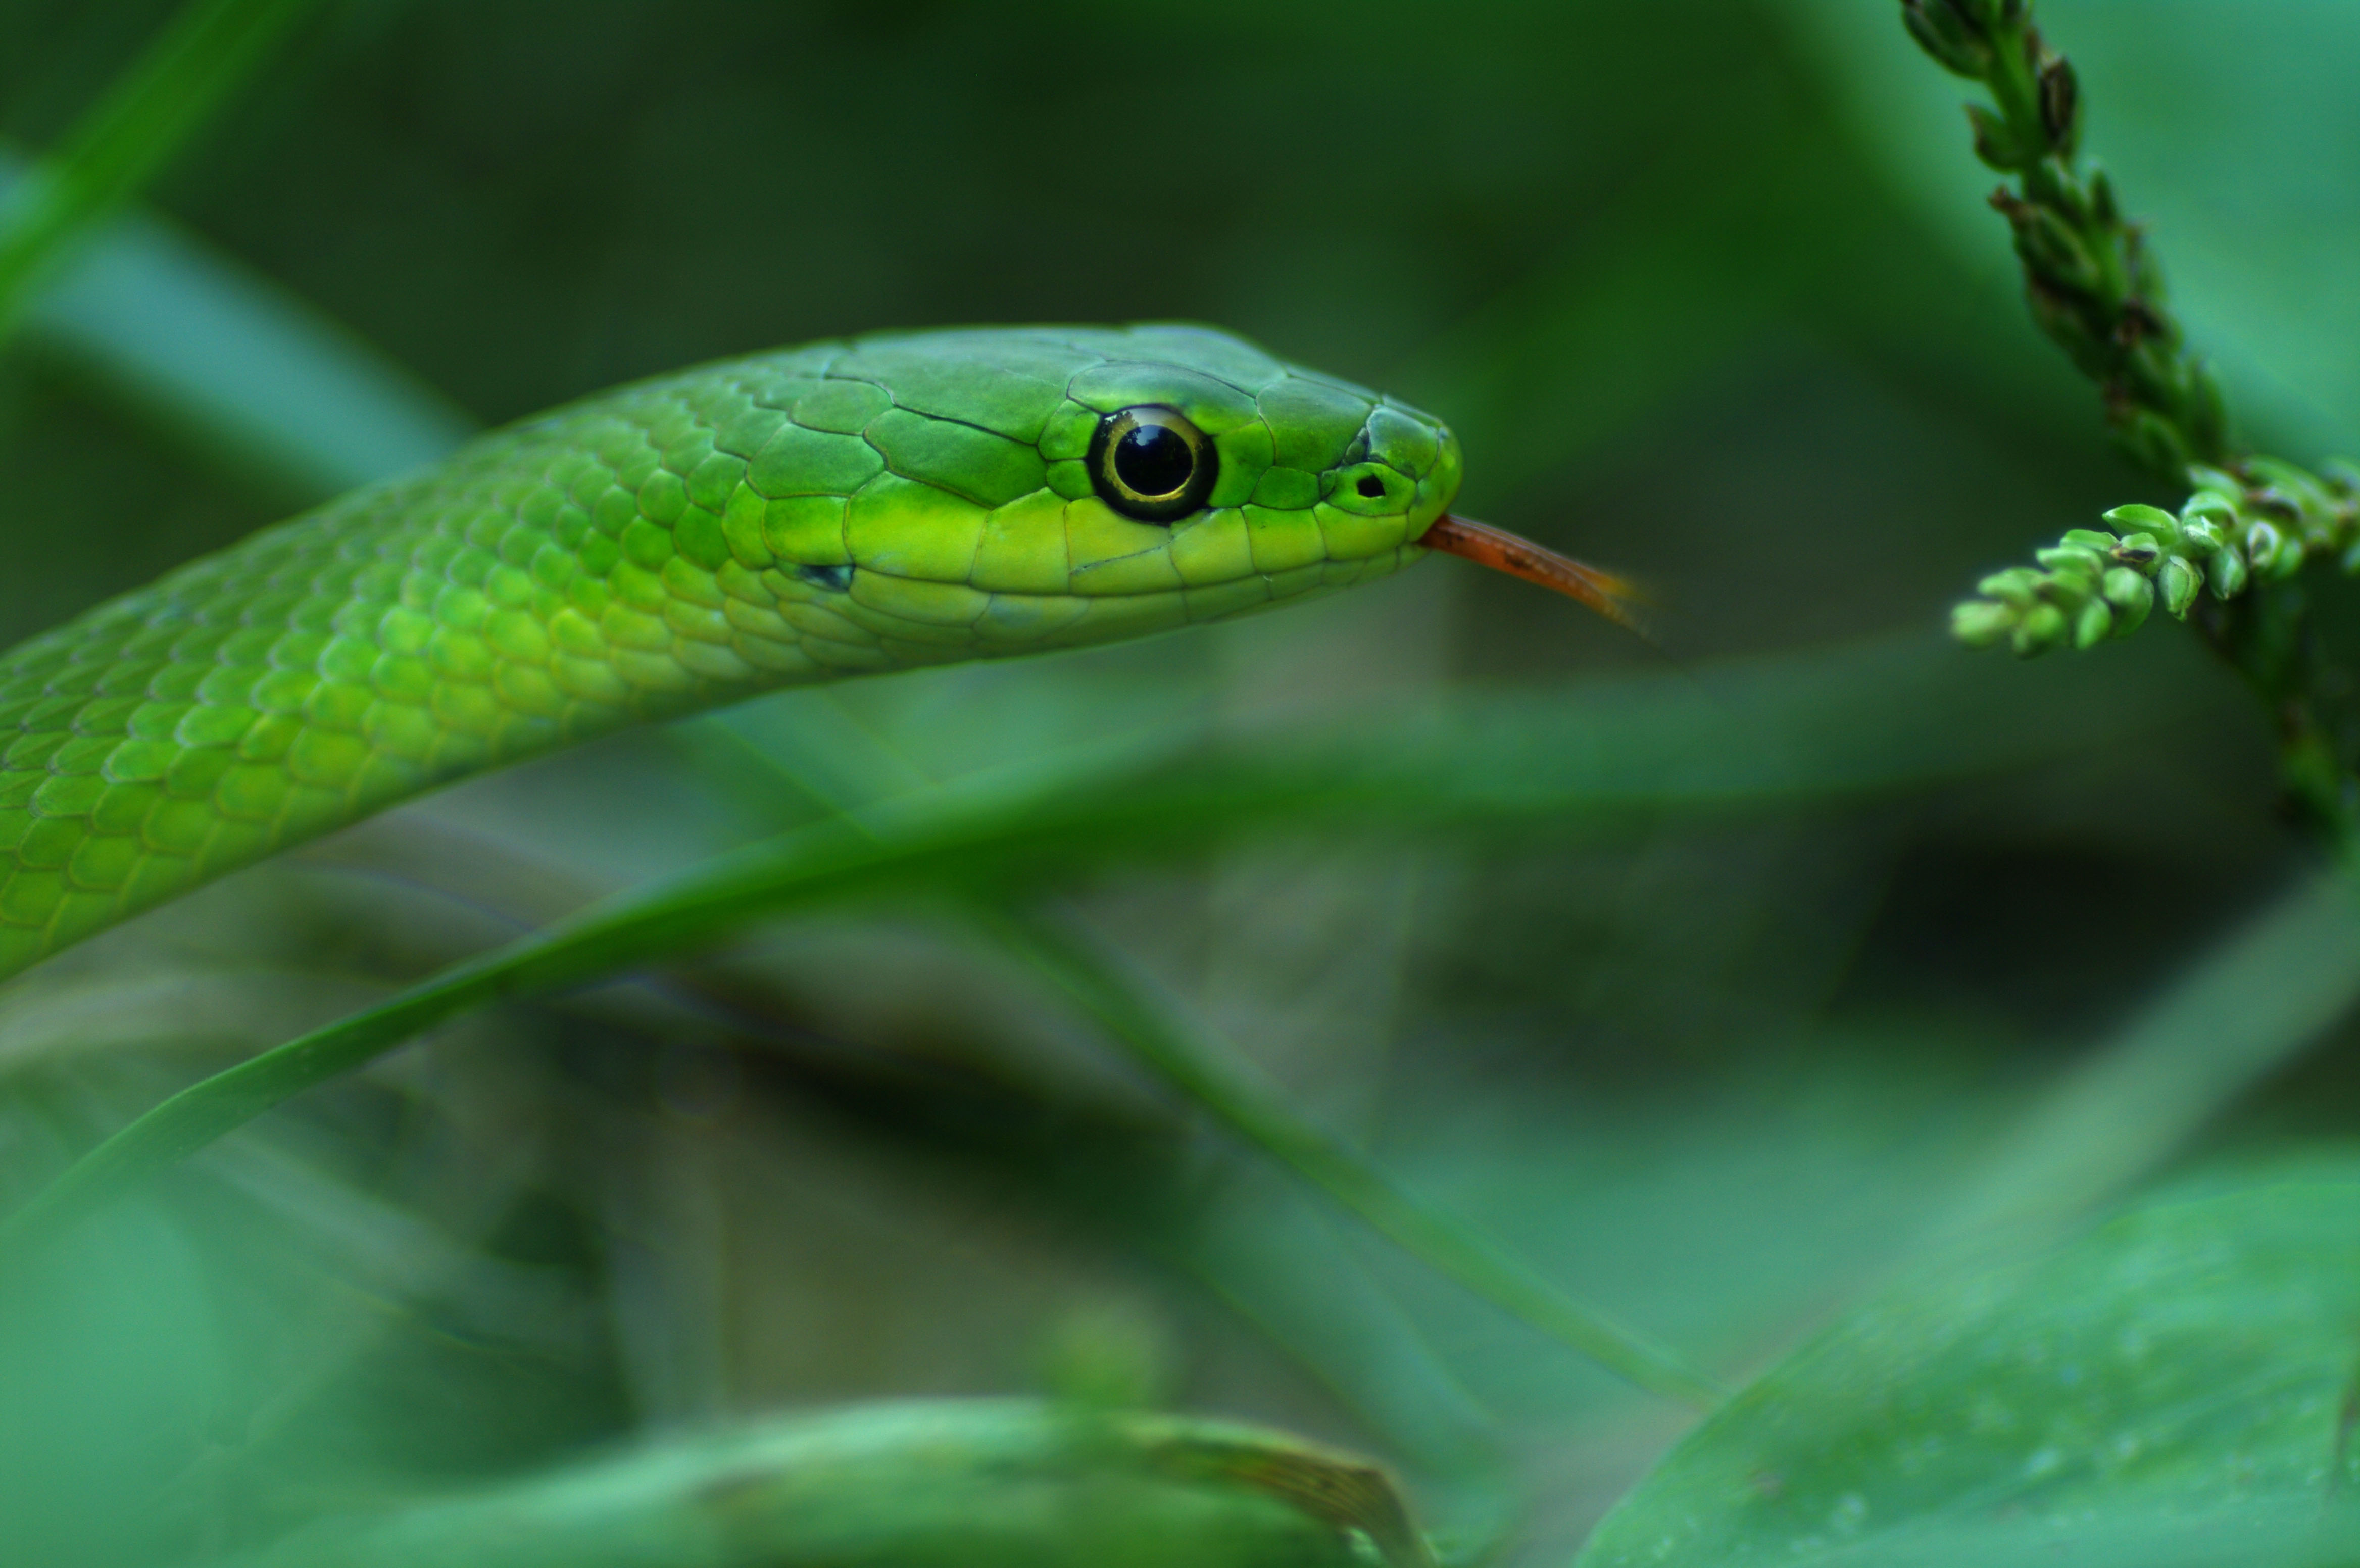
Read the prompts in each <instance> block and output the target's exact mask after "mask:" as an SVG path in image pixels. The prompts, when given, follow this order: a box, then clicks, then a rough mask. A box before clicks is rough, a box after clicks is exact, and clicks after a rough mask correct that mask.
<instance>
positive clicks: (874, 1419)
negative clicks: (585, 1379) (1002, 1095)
mask: <svg viewBox="0 0 2360 1568" xmlns="http://www.w3.org/2000/svg"><path fill="white" fill-rule="evenodd" d="M1356 1535H1357V1536H1360V1537H1365V1538H1366V1539H1367V1540H1368V1541H1371V1543H1372V1544H1373V1545H1374V1546H1375V1548H1376V1549H1377V1551H1378V1552H1380V1553H1381V1554H1382V1561H1384V1562H1386V1563H1392V1564H1394V1565H1396V1568H1419V1565H1423V1564H1430V1563H1432V1562H1433V1559H1432V1557H1431V1555H1430V1554H1429V1553H1428V1552H1426V1546H1425V1543H1424V1542H1423V1541H1422V1540H1420V1539H1419V1538H1418V1537H1417V1535H1416V1533H1415V1530H1414V1529H1413V1528H1412V1527H1411V1525H1410V1524H1409V1522H1408V1519H1407V1516H1406V1514H1405V1513H1404V1510H1403V1508H1402V1505H1401V1502H1400V1499H1399V1498H1398V1497H1396V1496H1395V1495H1394V1493H1393V1488H1392V1486H1391V1484H1390V1483H1389V1482H1388V1481H1387V1479H1386V1477H1385V1476H1384V1475H1383V1473H1382V1471H1380V1470H1378V1469H1377V1468H1376V1467H1375V1466H1373V1465H1371V1464H1368V1463H1367V1462H1366V1461H1363V1460H1359V1459H1356V1458H1354V1457H1352V1456H1350V1455H1347V1454H1338V1453H1332V1452H1330V1451H1327V1450H1324V1449H1320V1448H1317V1447H1314V1446H1313V1445H1311V1444H1309V1443H1306V1442H1301V1441H1299V1440H1297V1439H1294V1438H1291V1437H1289V1436H1287V1435H1286V1434H1284V1433H1282V1432H1274V1431H1264V1430H1262V1429H1258V1428H1251V1427H1240V1426H1232V1425H1229V1424H1227V1423H1219V1422H1213V1421H1197V1420H1179V1419H1173V1418H1164V1417H1153V1416H1113V1417H1105V1416H1096V1415H1091V1414H1088V1413H1087V1412H1083V1411H1079V1410H1073V1409H1059V1408H1055V1407H1050V1406H1043V1405H1038V1404H1033V1403H1031V1402H1027V1401H1018V1400H972V1401H936V1402H928V1403H910V1404H899V1405H877V1406H865V1407H855V1408H852V1409H843V1410H836V1411H831V1412H826V1413H823V1414H820V1415H813V1416H801V1417H795V1418H792V1419H788V1420H772V1421H767V1422H762V1423H759V1424H753V1425H748V1426H743V1427H739V1428H736V1429H732V1430H727V1431H718V1432H712V1433H706V1434H704V1435H701V1436H698V1437H694V1438H688V1439H680V1440H674V1441H672V1442H668V1443H663V1444H660V1445H656V1446H651V1447H649V1448H646V1449H643V1450H641V1451H639V1452H638V1453H628V1454H625V1455H622V1456H619V1457H616V1458H610V1459H606V1460H602V1461H595V1462H593V1463H590V1464H583V1465H578V1466H576V1467H574V1468H573V1469H570V1470H563V1471H559V1472H557V1473H555V1474H552V1475H545V1476H538V1477H534V1478H531V1479H528V1480H524V1481H519V1482H513V1483H510V1484H508V1485H507V1486H497V1487H492V1488H489V1489H486V1490H478V1491H473V1492H470V1493H468V1494H465V1495H462V1496H459V1497H453V1498H450V1499H448V1500H443V1501H437V1502H430V1503H426V1504H422V1505H420V1506H416V1507H413V1508H408V1509H404V1510H402V1511H400V1512H397V1513H391V1514H387V1515H381V1516H377V1517H374V1518H371V1517H361V1518H345V1519H330V1520H325V1521H322V1522H321V1523H318V1524H315V1525H312V1526H311V1527H309V1528H306V1529H304V1530H300V1531H299V1532H297V1533H296V1534H295V1535H294V1536H292V1537H290V1538H289V1539H287V1540H286V1541H281V1542H279V1544H278V1545H276V1546H275V1547H273V1548H270V1549H268V1550H266V1551H264V1552H259V1553H256V1554H253V1555H250V1556H241V1557H238V1558H236V1559H235V1560H233V1562H234V1563H235V1564H236V1568H294V1565H295V1564H299V1563H300V1564H302V1565H303V1568H380V1565H381V1568H395V1565H396V1564H399V1565H403V1568H408V1565H410V1564H422V1563H434V1564H437V1565H438V1568H558V1565H560V1564H563V1568H651V1565H653V1564H658V1563H661V1564H665V1565H667V1568H805V1565H808V1568H848V1565H851V1564H869V1565H873V1568H936V1565H940V1568H953V1565H956V1568H1061V1565H1070V1568H1085V1565H1094V1564H1100V1563H1120V1564H1123V1565H1124V1568H1350V1565H1352V1564H1369V1563H1373V1562H1374V1561H1376V1559H1375V1558H1373V1557H1371V1555H1368V1554H1366V1553H1365V1552H1363V1551H1362V1550H1361V1549H1360V1547H1359V1546H1358V1545H1357V1544H1356V1541H1355V1536H1356ZM220 1568H231V1563H222V1564H221V1565H220Z"/></svg>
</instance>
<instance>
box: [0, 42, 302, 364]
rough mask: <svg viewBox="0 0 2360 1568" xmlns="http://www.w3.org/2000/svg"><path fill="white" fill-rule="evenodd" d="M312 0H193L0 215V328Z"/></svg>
mask: <svg viewBox="0 0 2360 1568" xmlns="http://www.w3.org/2000/svg"><path fill="white" fill-rule="evenodd" d="M312 3H313V0H191V4H190V5H187V6H186V7H184V8H183V9H182V10H181V11H180V14H179V15H178V16H175V17H173V19H172V21H171V23H170V25H169V26H168V27H165V28H164V30H163V31H162V32H160V33H158V35H157V36H156V38H155V39H154V41H153V42H151V43H150V44H149V45H148V47H147V50H146V51H145V52H144V53H142V54H141V55H140V57H139V59H138V60H135V61H134V62H133V63H132V64H131V66H130V67H129V69H127V70H126V71H124V72H123V74H122V75H121V76H119V77H117V78H116V79H115V82H113V83H112V84H111V85H110V86H109V87H108V88H107V90H106V92H105V93H104V94H103V95H102V96H101V97H100V98H99V101H98V102H97V103H95V104H92V105H91V106H90V108H89V109H88V110H87V111H86V112H85V113H84V114H83V115H82V118H81V119H80V120H79V121H78V122H77V123H76V124H75V126H74V127H73V129H72V130H71V132H70V133H69V134H68V135H67V137H66V139H65V141H64V142H63V144H62V145H61V146H60V148H59V149H58V157H57V159H56V161H55V162H54V163H53V164H52V165H50V166H49V168H48V169H45V170H42V171H41V174H40V177H39V178H38V180H36V181H28V182H27V183H26V184H25V185H24V186H22V187H20V188H19V189H18V191H17V192H16V198H15V200H14V201H12V202H11V203H9V205H8V207H7V208H6V210H5V214H0V331H5V329H6V328H7V327H9V326H10V325H12V324H13V323H15V321H16V316H17V315H18V314H19V313H20V312H21V311H22V309H23V307H24V302H25V297H26V294H27V291H29V290H30V289H31V288H32V287H34V285H35V284H36V283H38V281H39V280H40V278H41V275H42V273H43V272H44V271H45V270H47V269H49V267H50V266H51V265H52V264H53V263H54V262H55V261H56V260H57V258H59V257H60V255H61V254H62V253H63V252H64V251H65V250H67V249H68V248H69V247H71V246H72V245H74V244H75V243H76V242H77V241H78V240H80V239H81V238H82V236H83V235H84V234H86V233H87V232H88V231H89V230H90V228H91V226H92V225H93V224H95V223H97V222H98V221H99V220H101V219H103V218H104V217H105V216H106V215H107V214H110V213H113V212H114V211H115V209H117V208H118V207H120V206H122V205H123V203H126V202H128V201H129V200H130V199H131V198H132V197H133V196H134V195H136V194H137V192H139V190H140V189H141V188H142V187H143V186H145V185H146V184H147V181H149V180H151V179H153V178H154V177H155V175H156V174H157V173H158V171H159V170H162V169H163V168H164V166H165V165H166V164H167V163H169V162H170V161H171V159H172V157H173V155H174V154H176V153H178V152H179V151H180V148H181V147H182V146H183V145H184V144H186V143H187V141H188V140H189V139H190V138H191V137H193V136H194V135H195V134H196V133H197V132H198V131H199V130H200V129H201V128H202V126H204V124H205V122H206V121H207V120H209V119H211V118H212V117H213V112H214V111H215V110H216V109H218V108H220V107H221V105H222V104H224V103H225V102H227V101H228V100H229V99H230V98H231V97H233V96H235V93H236V92H237V90H238V89H239V88H240V87H241V86H243V85H244V84H245V82H246V78H247V77H248V76H250V75H251V74H253V72H254V71H256V70H257V69H258V68H259V67H260V66H261V65H262V64H263V63H264V62H265V61H266V60H268V59H269V58H270V55H271V52H272V50H273V49H275V48H276V47H277V45H278V44H279V40H280V39H281V38H284V37H285V36H286V33H287V31H288V29H289V28H290V27H291V26H293V25H294V23H295V22H296V21H297V20H298V19H300V17H301V16H302V15H303V13H304V12H305V11H307V10H309V9H310V8H311V4H312Z"/></svg>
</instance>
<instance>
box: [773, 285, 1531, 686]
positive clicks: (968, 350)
mask: <svg viewBox="0 0 2360 1568" xmlns="http://www.w3.org/2000/svg"><path fill="white" fill-rule="evenodd" d="M815 352H816V351H813V350H805V351H801V353H802V355H804V356H809V355H813V354H814V353H815ZM780 368H781V370H789V371H790V373H792V374H797V375H800V376H813V375H814V373H815V375H816V378H817V389H815V390H814V391H812V392H808V393H806V392H802V391H797V392H795V393H794V394H793V400H792V401H791V402H789V403H788V404H787V406H788V407H789V408H790V409H791V410H792V417H793V419H794V421H795V422H796V427H797V428H796V429H794V430H792V431H788V432H784V433H781V435H779V436H776V437H774V438H773V445H775V446H776V447H777V452H776V455H775V460H774V461H771V462H769V463H766V462H765V460H764V459H765V457H768V456H770V455H772V454H771V450H770V448H768V447H766V448H765V449H764V451H763V453H762V454H759V455H756V457H755V459H754V462H753V464H752V466H751V468H750V469H749V472H748V484H749V485H750V486H751V488H753V489H754V490H755V491H757V492H759V497H760V504H761V507H762V510H763V513H764V521H763V525H762V526H763V532H764V536H765V540H766V543H768V544H769V545H770V547H771V548H772V549H773V551H774V553H775V554H777V555H779V556H781V557H784V558H785V562H784V563H782V564H786V563H792V571H791V573H790V574H789V575H790V576H792V591H791V593H790V597H791V598H793V599H796V600H799V601H803V603H804V604H806V605H807V607H808V608H807V609H804V610H802V611H796V610H793V609H789V611H788V617H789V619H790V620H793V621H795V622H796V624H797V625H798V626H801V625H802V624H803V622H805V621H809V622H812V623H813V625H814V627H815V628H817V637H818V640H819V641H821V642H822V643H823V644H824V645H825V646H824V647H823V652H826V653H829V654H831V655H835V654H836V650H837V648H838V647H839V646H844V647H847V648H848V647H849V646H850V643H851V641H852V633H853V632H855V631H858V633H860V634H861V637H862V640H864V641H869V642H871V643H873V644H874V645H875V646H876V647H877V649H878V652H877V654H875V655H872V656H871V657H874V658H877V659H878V660H880V663H878V664H877V665H874V666H872V667H899V666H902V665H907V664H911V663H934V662H940V661H945V660H951V659H961V658H972V657H976V656H978V655H984V656H989V655H995V654H1011V653H1023V652H1033V651H1036V650H1043V649H1048V648H1057V647H1071V646H1075V645H1077V644H1082V643H1091V642H1101V641H1115V640H1118V639H1120V638H1126V637H1132V636H1138V635H1141V634H1143V633H1148V632H1153V631H1159V630H1172V629H1176V628H1179V627H1182V626H1186V625H1191V624H1196V623H1199V622H1205V621H1212V620H1228V619H1230V618H1232V617H1235V616H1239V615H1244V614H1250V613H1253V612H1256V611H1259V610H1262V609H1269V608H1271V607H1273V606H1275V605H1278V604H1283V603H1286V602H1290V601H1293V600H1295V599H1300V598H1307V597H1310V596H1312V595H1315V594H1319V593H1325V592H1329V591H1333V590H1335V589H1338V588H1342V587H1350V586H1352V585H1355V584H1358V583H1363V582H1367V581H1370V580H1372V579H1374V578H1377V577H1382V576H1386V575H1388V574H1390V573H1392V572H1393V571H1396V570H1398V569H1399V568H1400V567H1402V566H1403V565H1407V564H1409V563H1410V562H1413V561H1415V560H1417V559H1418V558H1419V557H1420V556H1422V555H1424V554H1426V548H1427V547H1429V546H1432V547H1440V548H1450V547H1451V546H1450V545H1449V544H1447V543H1438V540H1439V539H1441V538H1443V537H1446V536H1447V537H1448V538H1451V539H1456V538H1457V537H1458V535H1457V534H1456V533H1454V532H1452V531H1451V530H1450V529H1449V528H1448V527H1446V528H1443V529H1442V530H1441V531H1440V532H1439V534H1437V524H1440V523H1442V522H1443V521H1444V520H1445V518H1446V515H1447V513H1448V508H1449V506H1450V503H1451V501H1452V499H1453V498H1454V497H1455V496H1456V495H1457V494H1458V490H1459V477H1460V474H1461V471H1462V462H1461V458H1460V454H1459V441H1458V438H1457V437H1456V436H1454V435H1453V434H1452V433H1450V431H1449V429H1448V427H1447V426H1445V425H1444V424H1443V423H1442V422H1441V421H1439V420H1437V419H1436V418H1435V417H1434V416H1432V415H1431V414H1427V413H1424V412H1422V411H1418V410H1416V409H1414V408H1411V407H1409V406H1407V405H1405V404H1404V403H1401V402H1400V401H1398V400H1393V399H1391V398H1387V397H1385V396H1383V395H1382V394H1380V393H1377V392H1373V391H1371V390H1369V389H1366V388H1362V387H1358V386H1355V385H1353V384H1352V383H1350V382H1349V381H1345V380H1341V379H1339V378H1335V377H1332V376H1327V375H1324V374H1321V373H1319V372H1317V371H1313V370H1308V369H1306V368H1304V367H1301V366H1296V365H1290V364H1288V363H1286V362H1284V361H1283V360H1280V359H1277V358H1275V357H1273V356H1271V355H1269V354H1267V353H1265V352H1263V351H1262V349H1260V348H1258V347H1256V346H1255V345H1252V344H1251V343H1248V342H1246V341H1245V340H1243V339H1241V338H1238V337H1235V336H1233V335H1231V334H1228V333H1223V332H1218V331H1216V330H1213V329H1211V328H1207V327H1200V326H1192V325H1182V324H1152V325H1142V326H1132V327H1117V328H1093V327H998V328H978V329H967V330H960V331H950V332H932V333H913V334H891V335H885V336H877V337H868V338H860V339H856V340H855V341H853V342H852V343H851V344H849V345H833V348H832V350H831V351H828V352H826V353H825V358H824V359H821V360H819V361H818V362H817V363H815V364H814V365H812V366H811V367H810V368H805V367H804V366H803V365H802V364H797V365H795V366H793V367H789V366H786V365H784V364H781V366H780ZM806 401H808V402H810V403H812V404H813V405H814V410H813V411H812V412H810V413H809V414H808V415H807V414H806V411H805V410H804V407H803V405H804V403H805V402H806ZM838 447H840V448H841V451H840V452H838V451H837V450H836V448H838ZM749 504H750V503H749ZM1518 543H1522V542H1518ZM1460 553H1461V554H1470V553H1469V552H1464V551H1462V552H1460ZM1493 554H1494V555H1498V554H1499V553H1498V552H1494V553H1493ZM1542 555H1546V552H1543V551H1541V550H1540V549H1539V547H1538V546H1527V547H1526V548H1525V552H1524V554H1519V555H1517V557H1516V558H1517V559H1525V558H1528V557H1530V558H1537V557H1538V556H1542ZM1475 558H1477V559H1483V560H1485V563H1486V564H1487V565H1503V564H1504V563H1505V561H1506V557H1505V556H1501V557H1500V558H1498V559H1491V558H1487V557H1484V556H1480V555H1477V556H1475ZM1509 569H1513V567H1510V568H1509ZM1523 575H1525V576H1533V574H1531V573H1524V574H1523ZM770 580H773V581H775V580H777V579H770ZM1535 580H1541V579H1539V578H1535ZM1552 586H1557V587H1563V586H1564V583H1563V582H1562V581H1558V582H1556V583H1553V585H1552ZM834 620H842V621H843V622H844V623H845V625H844V626H842V627H833V628H832V622H833V621H834ZM823 623H828V624H823ZM831 628H832V629H831ZM842 657H844V658H845V659H846V660H847V662H849V660H850V659H851V658H852V657H853V655H852V654H850V653H848V652H847V653H845V654H843V655H842Z"/></svg>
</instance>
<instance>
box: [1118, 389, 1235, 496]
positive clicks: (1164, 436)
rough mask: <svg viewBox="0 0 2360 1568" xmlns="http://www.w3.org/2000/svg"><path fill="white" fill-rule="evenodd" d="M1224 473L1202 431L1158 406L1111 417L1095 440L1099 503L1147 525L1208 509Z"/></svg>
mask: <svg viewBox="0 0 2360 1568" xmlns="http://www.w3.org/2000/svg"><path fill="white" fill-rule="evenodd" d="M1219 468H1220V459H1219V457H1218V455H1216V454H1215V452H1214V451H1213V444H1212V443H1211V442H1209V441H1207V440H1206V439H1205V433H1204V432H1203V431H1200V430H1198V429H1197V428H1196V426H1195V425H1193V424H1190V423H1189V422H1188V421H1187V420H1186V419H1185V417H1183V416H1182V415H1181V414H1180V413H1179V411H1176V410H1174V409H1167V408H1160V407H1157V406H1156V405H1154V404H1153V403H1144V404H1142V405H1141V406H1139V407H1138V408H1131V409H1123V410H1120V411H1118V412H1115V413H1110V414H1109V415H1107V416H1106V418H1104V419H1102V420H1100V421H1099V422H1098V433H1097V434H1096V435H1094V436H1092V437H1091V438H1090V483H1091V484H1093V485H1094V486H1096V487H1097V488H1098V499H1100V500H1102V501H1104V502H1106V504H1107V505H1109V506H1110V507H1112V508H1114V510H1117V511H1119V512H1120V513H1122V515H1123V516H1125V517H1129V518H1136V519H1138V520H1139V521H1142V522H1171V521H1175V519H1178V518H1183V517H1185V516H1187V515H1188V514H1189V513H1190V512H1192V511H1195V510H1196V509H1197V508H1198V507H1200V506H1203V505H1204V504H1205V497H1206V496H1207V495H1208V494H1210V493H1211V491H1212V488H1213V477H1214V475H1215V474H1216V473H1218V471H1219Z"/></svg>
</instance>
